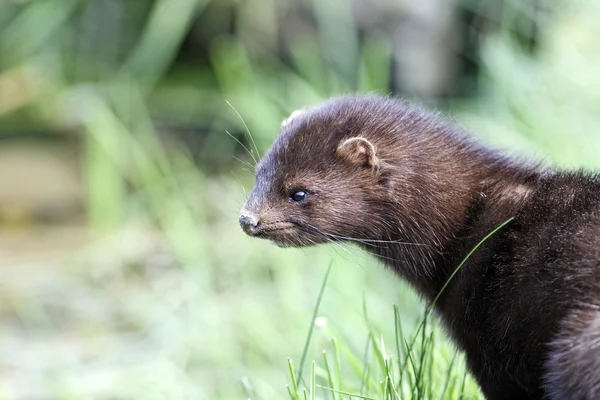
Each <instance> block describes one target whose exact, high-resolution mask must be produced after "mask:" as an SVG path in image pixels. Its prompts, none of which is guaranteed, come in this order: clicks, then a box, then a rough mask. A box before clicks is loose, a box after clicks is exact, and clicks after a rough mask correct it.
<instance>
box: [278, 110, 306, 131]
mask: <svg viewBox="0 0 600 400" xmlns="http://www.w3.org/2000/svg"><path fill="white" fill-rule="evenodd" d="M305 110H306V109H304V108H301V109H299V110H296V111H294V112H293V113H292V114H291V115H290V116H289V117H287V118H286V119H284V120H283V122H282V123H281V127H282V128H283V127H284V126H286V125H288V124H289V123H290V122H292V121H293V120H295V119H296V118H298V117H299V116H300V115H302V114H304V112H305Z"/></svg>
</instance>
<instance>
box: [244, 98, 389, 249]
mask: <svg viewBox="0 0 600 400" xmlns="http://www.w3.org/2000/svg"><path fill="white" fill-rule="evenodd" d="M336 106H337V107H343V106H344V104H343V103H342V104H337V105H334V106H332V107H329V108H315V109H308V110H304V111H302V112H301V113H300V115H298V116H296V117H295V118H294V119H292V120H291V121H288V122H287V123H284V125H283V126H282V129H281V133H280V136H279V139H278V140H277V141H276V142H275V144H274V145H273V146H272V148H271V149H270V150H269V152H268V154H267V155H265V157H264V158H263V159H262V160H261V161H260V162H259V164H258V165H257V167H256V184H255V187H254V189H253V190H252V192H251V193H250V195H249V198H248V200H247V203H246V205H245V206H244V208H243V210H242V212H241V217H240V224H241V226H242V228H243V229H244V230H245V231H246V232H247V233H248V234H249V235H252V236H256V237H259V238H265V239H270V240H272V241H273V242H274V243H276V244H277V245H279V246H310V245H314V244H319V243H325V242H328V241H337V240H344V239H347V238H357V239H358V238H361V237H364V235H365V221H366V220H369V224H373V225H376V224H378V223H384V221H377V215H376V212H375V208H376V207H377V204H379V203H381V202H384V201H385V198H386V194H387V193H386V192H387V188H386V183H385V181H384V179H383V175H382V174H380V173H379V163H380V162H379V160H378V159H377V157H376V155H375V152H376V149H375V148H374V145H373V144H371V142H370V141H368V139H369V138H370V136H372V135H370V132H369V130H368V129H365V128H364V127H365V126H367V122H368V113H367V111H368V110H367V109H360V108H357V109H356V112H355V113H354V114H352V115H348V114H345V113H343V112H342V111H343V110H342V109H339V110H337V109H336Z"/></svg>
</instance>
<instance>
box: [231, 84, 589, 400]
mask: <svg viewBox="0 0 600 400" xmlns="http://www.w3.org/2000/svg"><path fill="white" fill-rule="evenodd" d="M349 139H351V140H349ZM299 191H300V192H306V193H308V195H307V196H306V198H304V199H303V200H301V201H299V202H295V201H292V199H291V197H292V195H293V194H294V193H296V192H299ZM511 217H514V220H512V221H511V222H510V223H509V224H508V225H506V226H505V227H504V228H502V229H501V230H500V231H498V232H497V233H496V234H495V235H493V236H492V237H491V238H490V239H489V240H487V241H486V242H485V243H484V244H483V245H482V246H481V247H480V248H479V249H478V250H477V251H476V252H475V253H474V254H473V256H472V257H471V258H470V259H469V260H468V261H467V263H465V265H464V266H463V267H462V269H461V270H460V271H459V272H458V274H457V275H456V276H455V277H454V279H453V280H452V281H451V283H450V285H449V286H448V287H447V289H446V290H445V291H444V293H443V295H442V296H441V298H440V299H439V301H438V303H437V304H436V311H437V313H438V315H439V316H440V317H441V319H442V320H443V321H444V323H445V326H446V327H447V329H448V331H449V332H450V333H451V335H452V337H453V338H454V340H455V342H456V343H457V344H458V345H459V346H460V347H461V348H462V349H463V350H464V351H465V352H466V355H467V360H468V365H469V368H470V370H471V372H472V373H473V374H474V375H475V377H476V378H477V381H478V382H479V384H480V386H481V388H482V390H483V393H484V394H485V395H486V397H487V398H489V399H521V398H530V399H539V398H549V399H599V398H600V179H599V178H598V177H597V176H595V175H590V174H586V173H582V172H555V171H551V170H548V169H542V168H539V167H536V166H531V165H524V164H521V163H518V162H515V161H513V160H511V159H509V158H506V157H504V156H502V155H501V154H500V153H498V152H496V151H494V150H491V149H488V148H486V147H485V146H483V145H481V144H479V143H478V142H476V141H475V140H474V139H473V138H471V137H469V136H468V135H467V134H465V133H464V132H463V131H461V130H460V129H459V128H457V127H456V126H453V125H451V124H449V123H447V122H446V121H445V120H443V119H442V118H441V117H439V116H437V115H434V114H430V113H427V112H423V111H421V110H419V109H416V108H413V107H411V106H408V105H406V104H404V103H401V102H398V101H396V100H393V99H389V98H381V97H378V96H356V97H339V98H334V99H331V100H329V101H327V102H325V103H324V104H322V105H319V106H316V107H313V108H309V109H306V110H303V111H301V112H300V113H297V114H295V115H294V116H292V117H291V118H290V119H289V120H287V121H285V122H284V124H283V126H282V129H281V133H280V135H279V137H278V139H277V140H276V141H275V143H274V144H273V146H272V147H271V149H270V150H269V152H268V153H267V154H266V155H265V156H264V157H263V159H262V160H261V161H260V163H259V164H258V166H257V168H256V185H255V187H254V189H253V190H252V192H251V194H250V196H249V198H248V201H247V203H246V205H245V206H244V208H243V210H242V213H241V219H240V223H241V224H242V226H243V228H244V230H245V231H246V232H247V233H248V234H250V235H253V236H256V237H262V238H266V239H270V240H272V241H273V242H275V243H276V244H278V245H280V246H308V245H313V244H318V243H325V242H330V241H342V240H349V241H354V242H356V243H359V244H360V245H361V246H362V247H363V248H365V249H366V250H368V251H370V252H371V253H372V254H374V255H375V256H376V257H378V258H379V259H380V260H381V261H382V262H383V263H385V264H387V265H388V266H389V267H391V268H393V269H394V271H396V272H397V273H398V274H399V275H400V276H402V277H403V278H404V279H406V280H407V281H408V282H410V283H411V284H412V285H413V286H414V287H415V288H416V289H417V290H418V291H419V292H420V293H421V294H422V295H423V296H424V297H425V298H426V299H428V300H432V299H433V298H434V297H435V296H436V295H437V294H438V292H439V291H440V289H441V288H442V286H443V285H444V283H445V282H446V280H447V279H448V277H449V275H450V274H451V273H452V271H453V270H454V269H455V268H456V266H457V265H458V264H459V263H460V261H461V260H462V259H463V258H464V257H465V256H466V254H467V253H468V252H469V251H470V250H471V249H472V248H473V247H474V246H475V245H476V244H477V243H478V242H479V241H480V240H481V239H482V238H483V237H485V236H486V235H487V234H488V233H489V232H491V231H492V230H493V229H494V228H496V227H497V226H499V225H500V224H501V223H503V222H504V221H506V220H507V219H509V218H511Z"/></svg>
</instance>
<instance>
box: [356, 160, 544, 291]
mask: <svg viewBox="0 0 600 400" xmlns="http://www.w3.org/2000/svg"><path fill="white" fill-rule="evenodd" d="M467 160H468V162H466V161H467ZM458 161H459V165H458V166H456V165H455V166H453V167H452V168H446V169H445V170H443V171H442V170H440V171H439V172H437V173H435V174H433V175H432V176H433V177H435V178H436V179H431V181H430V182H429V181H428V182H427V185H428V187H427V188H424V187H423V182H420V183H421V187H419V192H418V193H416V195H422V194H423V193H426V194H425V195H423V197H422V199H421V200H419V201H416V202H415V203H414V204H413V205H412V206H411V210H410V211H409V212H410V213H411V218H407V217H406V215H400V213H399V215H395V216H392V218H395V219H396V221H395V223H392V224H388V226H400V227H402V229H401V232H400V233H393V232H390V231H386V230H384V229H379V232H380V233H379V234H375V235H373V236H374V239H375V240H380V241H393V242H394V243H386V244H384V245H379V244H378V243H375V244H377V245H373V246H365V248H366V249H367V250H368V251H370V252H371V253H373V254H374V255H375V256H377V257H378V258H380V259H381V260H382V262H384V263H385V264H386V265H388V266H389V267H391V268H392V269H393V270H394V271H395V272H397V273H398V274H400V275H401V276H402V277H403V278H404V279H406V280H407V281H408V282H409V283H410V284H411V285H412V286H413V287H415V289H417V291H418V292H419V293H420V294H421V295H423V296H424V297H425V298H426V299H427V300H428V301H432V300H433V299H434V298H435V297H436V296H437V294H438V293H439V292H440V291H441V290H442V287H443V286H444V285H445V283H446V282H447V280H448V279H449V278H450V276H451V274H452V273H453V272H454V270H455V269H456V268H457V267H458V265H459V264H460V262H461V261H462V260H463V259H464V258H465V257H466V256H467V254H468V253H469V251H470V250H472V249H473V248H474V247H475V246H476V245H477V243H478V242H479V241H480V240H482V239H483V238H484V237H485V236H486V235H487V234H489V233H490V232H491V231H493V230H494V229H495V228H496V227H498V226H499V225H500V224H502V223H503V222H505V221H506V220H508V219H509V218H511V217H513V216H514V215H515V214H516V213H517V212H518V210H519V209H520V208H521V207H523V206H524V205H525V204H526V203H527V201H528V199H529V198H530V195H531V194H532V193H533V192H534V190H535V185H536V181H537V179H538V178H539V175H540V172H539V171H537V170H536V169H534V168H531V167H527V166H523V165H518V164H516V163H514V162H511V161H510V160H508V159H504V158H502V157H501V156H498V155H496V154H492V153H485V152H483V153H481V152H477V153H474V154H467V155H466V157H465V155H464V154H463V155H461V157H459V160H458ZM434 164H435V162H434ZM432 167H437V168H438V169H439V167H440V166H439V163H438V165H433V166H432ZM423 168H425V169H427V165H425V166H424V167H423ZM425 172H426V171H425ZM395 198H401V195H400V194H397V195H395ZM390 206H391V207H394V206H397V204H390ZM403 212H406V210H404V211H403ZM390 222H391V221H390ZM485 246H493V241H489V243H488V242H487V241H486V243H484V244H482V247H485ZM471 264H472V263H471ZM476 267H477V265H475V266H472V265H467V264H465V266H464V267H463V269H464V268H476ZM453 279H455V278H453Z"/></svg>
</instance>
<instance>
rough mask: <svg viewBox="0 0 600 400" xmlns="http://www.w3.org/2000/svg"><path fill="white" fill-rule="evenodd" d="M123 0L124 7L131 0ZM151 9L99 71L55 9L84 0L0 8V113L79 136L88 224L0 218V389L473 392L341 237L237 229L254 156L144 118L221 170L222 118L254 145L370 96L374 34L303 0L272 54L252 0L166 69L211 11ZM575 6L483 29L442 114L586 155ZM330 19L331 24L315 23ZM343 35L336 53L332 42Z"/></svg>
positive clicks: (410, 308)
mask: <svg viewBox="0 0 600 400" xmlns="http://www.w3.org/2000/svg"><path fill="white" fill-rule="evenodd" d="M125 3H126V4H127V5H126V7H131V9H128V11H129V12H130V13H131V14H136V13H135V12H133V10H134V8H136V7H141V6H139V5H140V4H142V2H139V3H138V2H124V3H123V4H125ZM167 3H169V4H170V2H166V1H158V2H156V4H155V5H154V8H151V9H148V10H146V11H147V12H149V14H148V15H146V17H145V18H146V19H142V22H144V23H140V24H138V25H136V26H139V27H140V28H139V33H140V36H139V40H138V41H137V42H135V41H134V44H133V45H132V51H131V52H130V53H128V54H127V57H124V58H123V60H122V62H120V63H117V62H116V63H115V65H112V64H111V65H108V64H107V61H106V60H112V58H111V51H113V50H114V49H112V48H108V49H107V50H106V49H104V50H106V51H107V53H106V52H104V50H103V49H101V48H99V49H93V50H97V51H90V53H89V54H87V53H86V55H85V57H89V59H84V60H79V63H75V61H77V60H75V61H74V60H73V57H75V56H74V55H73V54H72V53H71V51H70V48H71V47H70V46H71V45H72V41H73V40H74V38H76V37H77V36H78V35H82V36H84V32H79V31H78V30H77V29H75V28H77V26H76V25H73V24H70V23H66V22H65V21H68V20H69V18H70V16H71V15H73V13H75V12H77V10H81V9H82V7H83V8H85V7H84V6H83V5H85V6H86V7H88V6H89V7H92V2H88V3H86V2H83V1H79V0H73V1H62V0H61V1H56V0H55V1H43V0H37V1H31V2H25V3H23V4H17V3H12V2H11V3H3V4H0V23H1V25H2V26H0V50H1V53H2V54H3V59H2V60H0V89H4V88H5V87H7V86H5V85H6V84H7V82H12V79H13V77H14V76H19V77H20V79H22V80H24V82H26V83H27V84H26V85H24V86H23V87H26V88H27V90H22V93H20V96H18V101H16V100H15V99H13V98H12V97H10V98H3V99H0V100H2V101H0V122H1V123H2V125H0V126H2V127H7V126H10V127H15V126H17V127H23V130H27V129H25V128H28V127H29V128H31V127H32V126H33V127H35V128H36V129H40V130H43V131H44V132H46V130H47V131H63V130H64V131H66V132H68V134H73V135H77V137H78V138H79V139H80V140H81V142H82V144H83V148H84V153H83V156H82V168H81V169H82V174H83V177H84V182H85V189H86V214H85V216H86V224H85V225H84V226H82V225H80V224H78V225H75V226H73V227H67V228H64V229H51V228H47V227H46V228H45V227H29V230H28V231H27V232H25V233H24V232H21V231H17V232H9V233H6V232H4V231H2V232H0V233H1V234H2V240H1V242H2V243H6V245H3V246H6V247H2V253H0V263H1V268H0V299H1V300H2V301H1V302H0V337H1V338H2V340H0V398H6V399H16V398H52V399H79V398H97V399H163V398H169V399H183V398H193V399H244V398H252V399H286V398H294V399H296V398H300V399H304V398H308V399H313V398H314V399H333V400H341V399H344V400H346V399H348V398H361V397H356V396H363V397H362V398H374V399H390V398H391V399H397V398H401V399H442V398H447V399H459V398H481V397H480V395H479V393H478V390H477V387H476V385H475V383H474V381H473V379H472V378H471V377H470V376H469V375H468V374H467V373H466V370H465V363H464V358H463V356H462V355H461V353H460V352H457V350H456V349H455V348H454V347H453V345H452V344H451V343H450V342H449V341H448V339H447V338H446V334H445V333H444V332H443V330H441V329H440V327H439V326H438V324H437V322H436V319H435V318H434V317H430V318H424V317H426V316H428V314H429V310H428V309H427V304H424V303H423V302H421V301H420V300H419V299H418V298H417V296H416V295H415V294H414V292H413V291H412V289H410V288H409V287H408V286H407V285H406V284H405V283H403V282H402V281H400V280H399V279H397V278H396V277H395V276H393V274H392V273H391V271H388V270H385V269H384V268H382V267H381V265H378V264H377V263H376V262H375V261H374V260H373V259H372V258H371V257H369V256H367V255H366V254H365V253H364V252H363V251H361V250H360V249H358V248H356V247H352V246H348V245H331V246H325V247H320V248H312V249H305V250H300V249H279V248H275V247H273V246H271V245H270V244H268V243H264V242H262V241H257V240H253V239H251V238H248V237H246V236H245V235H244V234H243V232H241V230H240V229H239V227H238V225H237V213H238V210H239V208H240V207H241V205H242V203H243V201H244V197H245V195H244V191H246V190H248V189H249V188H250V187H251V186H252V183H253V178H252V176H251V174H249V173H248V172H246V171H244V170H243V168H244V165H243V163H245V162H250V163H251V162H252V160H251V159H250V158H249V157H247V158H244V159H242V162H239V163H238V162H236V163H237V166H235V167H233V168H229V167H228V169H231V171H230V172H231V173H225V174H220V175H216V176H215V175H211V174H209V173H208V172H207V171H204V170H201V169H199V168H197V166H196V165H195V163H194V157H195V156H196V157H197V156H198V154H193V153H192V150H190V149H187V148H185V147H184V146H182V145H180V144H178V143H173V142H169V143H168V144H167V145H165V142H164V137H163V136H162V135H161V132H159V130H158V129H157V128H156V124H155V117H156V116H164V115H168V116H174V117H176V118H180V119H181V120H184V121H189V122H190V123H191V124H192V125H193V124H196V123H205V122H206V121H208V122H206V124H207V127H206V141H205V142H204V145H203V147H202V148H201V149H199V150H198V151H199V152H200V159H201V160H202V162H204V163H205V164H211V163H215V164H218V163H221V164H219V165H227V163H223V160H224V159H226V160H231V159H232V156H233V155H234V154H233V149H234V148H235V146H236V143H235V141H234V140H233V139H231V138H230V137H229V136H227V134H226V132H225V131H226V130H228V131H230V132H232V133H234V134H236V133H237V132H243V131H245V130H246V126H247V128H248V129H249V131H250V132H251V133H252V135H253V137H254V139H255V140H256V144H257V147H258V149H259V150H260V151H264V150H265V148H266V147H267V146H268V145H269V143H270V142H271V141H272V139H273V137H274V136H275V134H276V132H277V130H278V127H279V123H280V121H281V119H282V118H284V117H285V116H287V114H288V113H289V112H291V111H292V110H294V109H296V108H299V107H301V106H304V105H306V104H310V103H314V102H317V101H320V100H322V99H324V98H326V97H328V96H330V95H333V94H337V93H340V92H347V91H353V90H358V91H371V90H378V91H386V90H387V89H386V88H387V85H388V82H389V76H390V73H389V70H388V68H387V65H388V60H389V57H390V54H389V53H390V47H391V44H390V43H387V42H385V41H383V40H379V38H378V36H377V35H376V34H373V33H370V34H368V35H367V37H366V40H365V41H364V43H363V44H362V45H361V46H359V45H358V44H357V41H356V36H355V35H354V34H353V33H352V32H355V31H356V27H355V26H353V25H352V21H351V20H350V19H349V18H348V16H347V15H346V14H344V13H339V15H337V16H336V13H335V9H332V8H328V7H339V6H340V4H341V3H340V2H331V4H330V5H329V6H328V7H325V6H324V5H323V4H321V3H322V2H314V7H317V8H318V9H317V10H316V13H317V14H318V18H317V24H318V25H319V26H320V27H321V28H320V30H317V31H316V32H314V33H313V34H306V35H303V36H301V37H297V38H295V39H294V43H293V44H292V46H291V48H290V49H289V50H290V62H289V64H285V65H284V64H282V63H280V62H279V61H278V60H277V59H276V58H275V57H274V56H273V55H272V54H269V53H266V54H265V53H264V52H261V51H260V49H258V50H257V48H256V47H253V46H252V45H249V44H248V42H247V41H245V39H247V36H250V35H251V34H252V29H250V28H252V27H255V26H259V25H260V26H263V25H261V24H267V23H268V21H270V20H269V18H268V12H266V11H265V13H256V12H253V10H259V9H262V8H261V7H262V6H263V5H264V4H266V3H261V2H260V1H258V0H253V1H252V2H247V3H244V4H247V5H246V6H243V5H240V6H239V9H238V11H237V12H238V13H239V15H238V18H239V20H240V21H244V24H241V25H242V26H245V27H250V28H248V29H246V30H244V29H241V30H240V31H239V32H235V33H234V34H231V35H230V34H225V33H223V34H222V35H219V38H218V39H215V41H214V42H213V43H212V45H211V48H210V51H209V54H208V55H207V57H208V59H209V63H210V67H209V68H208V69H201V70H191V71H190V70H189V69H186V68H184V67H183V66H175V67H172V68H171V61H172V57H173V56H174V54H175V53H174V50H175V48H176V47H177V46H178V45H179V44H180V43H181V40H182V37H183V35H184V34H185V31H186V29H187V26H188V25H187V24H188V23H189V18H192V17H193V16H194V15H195V14H194V13H201V12H202V11H203V10H205V9H206V7H210V6H211V5H212V6H214V4H215V3H214V2H205V1H200V0H198V1H191V0H190V1H187V0H186V1H182V2H179V3H178V4H179V7H180V8H178V9H177V10H176V11H177V13H176V14H169V13H164V12H161V10H163V9H164V7H166V4H167ZM82 4H83V5H82ZM240 4H241V3H240ZM328 4H329V3H328ZM573 4H579V7H580V8H577V7H572V8H561V11H560V13H558V14H559V15H557V18H555V19H549V20H548V21H546V20H544V21H543V23H541V25H540V30H541V32H542V33H541V37H542V42H541V44H540V51H539V53H538V54H537V55H536V56H535V57H532V56H530V55H527V54H525V53H524V52H523V51H522V50H521V49H520V48H519V47H518V46H517V45H516V44H515V42H514V41H513V39H512V36H511V35H510V32H506V31H502V32H501V33H500V34H499V35H497V36H495V37H493V38H491V39H490V40H489V41H488V42H486V43H485V45H484V51H483V53H482V60H481V63H482V66H483V72H482V75H481V77H480V78H479V79H480V85H481V94H480V97H479V98H477V99H466V100H464V101H458V100H454V101H453V102H451V103H449V104H447V109H446V111H447V113H448V114H450V115H452V116H453V117H454V118H455V119H456V120H457V121H458V122H459V123H461V124H462V125H464V126H465V127H466V128H467V129H469V130H472V131H475V132H477V133H478V134H479V135H480V136H481V137H482V138H483V139H484V140H486V141H489V142H491V143H494V144H497V145H499V146H502V147H505V148H507V149H510V151H512V152H518V153H523V154H525V155H534V156H537V157H540V158H545V159H547V160H548V161H550V162H553V163H556V164H559V165H563V166H585V167H600V157H598V156H597V154H599V152H598V147H599V146H600V135H599V134H598V127H599V126H600V113H598V105H599V104H600V98H599V97H598V93H600V90H596V89H597V88H598V82H600V81H599V79H600V74H599V73H598V71H597V68H596V66H597V64H598V63H597V62H594V60H596V59H597V58H598V57H600V49H598V48H597V40H596V38H597V37H598V34H600V32H599V31H598V29H599V28H598V24H597V22H596V21H597V20H598V17H599V16H600V14H599V13H598V9H597V7H596V6H595V5H594V4H592V2H576V3H573ZM142 5H143V4H142ZM319 7H320V8H319ZM142 8H143V7H142ZM267 10H268V8H267ZM92 11H93V10H92ZM92 11H89V13H88V14H89V15H95V14H94V12H92ZM138 11H139V10H138ZM142 11H143V12H141V14H140V15H145V14H144V12H146V11H144V10H142ZM136 12H137V11H136ZM136 15H137V14H136ZM331 18H335V19H336V24H338V26H340V30H339V31H333V30H331V31H324V30H323V29H325V27H327V26H332V25H328V21H330V19H331ZM257 21H258V22H257ZM259 23H260V24H259ZM265 26H266V25H265ZM122 28H123V29H122V30H123V32H125V31H128V30H127V29H129V28H128V25H127V23H124V25H123V26H122ZM117 31H119V30H118V29H117V30H114V32H117ZM163 31H164V32H167V33H168V34H165V35H163V34H162V32H163ZM111 32H113V31H111ZM339 36H341V39H343V41H344V43H346V46H348V48H349V51H348V52H341V51H335V49H332V46H333V45H332V43H334V44H335V43H337V42H338V40H340V37H339ZM96 52H97V53H98V54H95V53H96ZM347 63H354V64H351V65H353V66H354V68H350V67H349V66H348V64H347ZM71 64H73V65H75V64H76V65H77V68H71V67H72V65H71ZM133 72H135V74H133ZM90 77H93V79H92V78H90ZM133 77H135V78H136V79H133ZM226 101H229V102H230V103H231V105H232V106H233V107H234V108H235V110H236V111H234V109H232V108H231V107H229V106H228V105H227V103H226ZM3 107H4V108H3ZM238 113H239V115H240V116H242V117H243V120H244V121H245V122H242V120H241V119H240V117H239V116H238ZM234 165H235V164H234ZM26 178H27V177H23V179H26ZM88 228H90V229H88ZM19 240H21V241H26V242H27V246H25V247H24V249H23V250H14V249H17V246H16V245H15V247H14V249H13V248H11V245H12V244H13V243H21V242H19ZM47 242H49V243H50V244H51V245H52V246H51V248H52V249H53V250H52V251H49V252H45V253H43V254H42V253H39V252H36V251H35V250H36V249H37V248H38V247H39V246H40V245H41V244H44V243H47ZM81 243H83V244H81ZM21 248H23V247H22V246H21ZM61 248H62V249H63V250H60V249H61ZM328 265H331V269H330V271H329V272H327V274H328V275H327V276H328V277H327V279H324V278H323V277H324V276H325V275H326V271H327V266H328ZM325 282H326V284H325ZM323 288H324V289H323ZM322 289H323V290H322ZM422 322H424V323H422ZM410 349H411V351H409V350H410ZM288 360H289V361H288ZM286 386H287V388H288V389H286ZM352 396H355V397H352Z"/></svg>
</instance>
